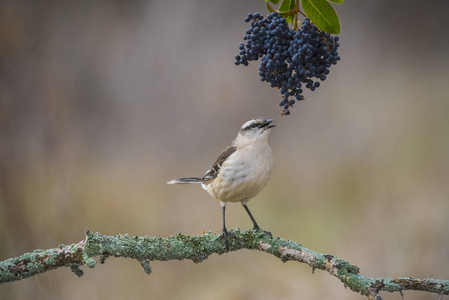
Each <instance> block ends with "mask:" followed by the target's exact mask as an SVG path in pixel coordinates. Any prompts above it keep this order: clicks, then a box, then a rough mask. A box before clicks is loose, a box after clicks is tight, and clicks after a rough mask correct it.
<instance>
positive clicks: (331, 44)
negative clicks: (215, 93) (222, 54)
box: [235, 12, 340, 115]
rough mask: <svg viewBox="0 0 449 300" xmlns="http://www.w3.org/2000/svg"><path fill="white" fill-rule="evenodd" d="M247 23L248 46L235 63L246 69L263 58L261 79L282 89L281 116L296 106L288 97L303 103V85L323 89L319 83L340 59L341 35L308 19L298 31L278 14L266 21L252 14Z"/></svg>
mask: <svg viewBox="0 0 449 300" xmlns="http://www.w3.org/2000/svg"><path fill="white" fill-rule="evenodd" d="M245 22H251V28H250V29H248V30H247V31H246V34H245V35H244V36H243V40H245V41H246V43H245V44H243V43H240V45H239V49H240V55H237V56H236V57H235V64H236V65H240V64H242V65H244V66H247V65H248V62H249V61H256V60H258V59H259V58H261V61H260V66H259V75H260V79H261V80H262V81H266V82H269V83H270V84H271V87H277V88H279V89H280V90H281V94H282V96H283V99H282V101H281V102H280V103H279V105H280V106H282V107H283V112H282V114H283V115H288V114H290V110H289V108H290V107H292V106H293V104H295V100H294V99H289V98H291V97H293V96H294V97H295V98H296V100H298V101H299V100H303V99H304V97H303V96H302V93H303V86H305V87H306V88H308V89H310V90H311V91H314V90H315V89H316V88H317V87H319V86H320V82H319V81H318V80H321V81H323V80H325V79H326V76H327V75H328V74H329V68H330V66H331V65H335V64H336V63H337V61H338V60H340V57H339V56H338V52H337V48H338V46H339V44H338V36H332V35H330V34H329V33H325V32H323V31H321V30H319V29H318V28H317V27H316V26H315V25H313V24H311V23H310V20H309V19H308V18H306V19H305V20H304V21H303V22H302V26H301V28H300V29H299V30H298V31H295V30H293V29H290V28H289V27H288V24H287V21H286V20H285V18H284V17H282V16H281V15H280V14H278V13H276V12H274V13H272V14H271V15H268V16H267V17H266V18H264V17H263V16H261V15H260V14H259V13H255V14H251V13H250V14H248V16H247V17H246V18H245ZM314 79H315V80H314Z"/></svg>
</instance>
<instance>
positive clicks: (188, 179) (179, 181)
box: [167, 177, 202, 184]
mask: <svg viewBox="0 0 449 300" xmlns="http://www.w3.org/2000/svg"><path fill="white" fill-rule="evenodd" d="M201 182H202V180H201V178H199V177H185V178H179V179H173V180H170V181H168V182H167V183H168V184H185V183H201Z"/></svg>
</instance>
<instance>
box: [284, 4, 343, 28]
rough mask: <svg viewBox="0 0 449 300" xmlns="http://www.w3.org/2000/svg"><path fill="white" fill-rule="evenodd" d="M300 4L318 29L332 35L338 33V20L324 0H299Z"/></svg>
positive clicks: (332, 9)
mask: <svg viewBox="0 0 449 300" xmlns="http://www.w3.org/2000/svg"><path fill="white" fill-rule="evenodd" d="M284 1H285V0H284ZM301 4H302V8H303V9H304V12H305V13H306V15H307V16H308V17H309V18H310V20H311V21H312V22H313V24H315V25H316V26H317V27H318V28H319V29H321V30H323V31H325V32H328V33H333V34H339V33H340V20H339V19H338V16H337V13H336V12H335V10H334V8H333V7H332V6H331V5H330V4H329V2H327V1H326V0H301Z"/></svg>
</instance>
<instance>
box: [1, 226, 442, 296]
mask: <svg viewBox="0 0 449 300" xmlns="http://www.w3.org/2000/svg"><path fill="white" fill-rule="evenodd" d="M230 233H231V235H232V236H231V237H230V238H229V251H230V252H232V251H237V250H240V249H249V250H260V251H264V252H267V253H270V254H273V255H274V256H276V257H278V258H280V259H281V260H282V261H283V262H286V261H298V262H302V263H306V264H308V265H309V266H310V267H312V269H313V270H315V269H320V270H324V271H327V272H328V273H329V274H331V275H333V276H335V277H337V278H338V279H340V281H341V282H342V283H343V284H344V285H345V286H346V287H348V288H350V289H351V290H353V291H355V292H358V293H360V294H362V295H365V296H367V297H368V299H370V300H380V299H382V298H381V297H380V295H379V292H380V291H387V292H401V293H402V291H405V290H419V291H427V292H431V293H437V294H440V295H448V294H449V281H448V280H438V279H432V278H424V279H418V278H413V277H407V278H368V277H364V276H362V275H361V274H360V271H359V267H357V266H355V265H351V264H350V263H349V262H348V261H346V260H344V259H340V258H337V257H335V256H332V255H327V254H322V253H318V252H315V251H312V250H309V249H307V248H305V247H303V246H302V245H300V244H298V243H295V242H293V241H287V240H284V239H281V238H271V237H270V236H269V235H267V234H265V233H264V232H262V231H254V230H248V231H244V232H241V231H240V230H238V229H236V230H231V232H230ZM218 237H219V236H218V235H215V234H212V233H210V232H206V233H204V234H202V235H201V236H189V235H185V234H182V233H178V234H176V235H172V236H169V237H167V238H162V237H158V236H157V237H139V236H134V237H132V236H129V235H127V234H125V235H117V236H107V235H102V234H100V233H91V232H89V231H87V232H86V239H85V240H84V241H81V242H79V243H76V244H72V245H60V246H59V247H58V248H55V249H48V250H35V251H33V252H31V253H26V254H23V255H21V256H19V257H16V258H10V259H7V260H4V261H1V262H0V283H5V282H10V281H16V280H20V279H24V278H27V277H30V276H34V275H36V274H40V273H44V272H46V271H49V270H53V269H56V268H59V267H70V268H71V270H72V271H73V272H74V273H75V274H76V275H78V276H81V275H83V271H82V270H81V269H80V267H81V266H88V267H90V268H93V267H95V265H96V260H94V257H99V261H100V262H101V263H104V262H105V260H106V258H107V257H109V256H115V257H128V258H134V259H136V260H137V261H139V262H140V263H141V265H142V267H143V268H144V270H145V272H146V273H147V274H151V267H150V262H151V261H153V260H159V261H165V260H183V259H190V260H192V261H193V262H195V263H199V262H202V261H204V260H205V259H207V258H208V257H209V256H210V255H211V254H214V253H216V254H219V255H221V254H224V253H226V252H227V251H226V247H225V244H224V243H223V241H221V240H219V239H218Z"/></svg>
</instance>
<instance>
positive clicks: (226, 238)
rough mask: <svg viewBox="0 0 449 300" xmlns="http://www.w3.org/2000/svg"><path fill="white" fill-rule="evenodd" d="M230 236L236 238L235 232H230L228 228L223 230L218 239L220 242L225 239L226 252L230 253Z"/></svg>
mask: <svg viewBox="0 0 449 300" xmlns="http://www.w3.org/2000/svg"><path fill="white" fill-rule="evenodd" d="M228 235H230V236H232V237H235V234H234V233H233V232H228V230H227V229H226V228H223V230H222V233H221V235H220V236H219V237H218V239H219V240H222V239H224V240H225V243H226V251H227V252H229V240H228Z"/></svg>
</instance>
